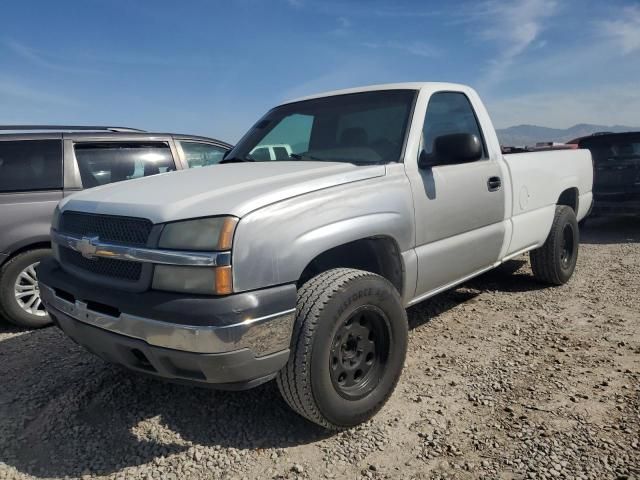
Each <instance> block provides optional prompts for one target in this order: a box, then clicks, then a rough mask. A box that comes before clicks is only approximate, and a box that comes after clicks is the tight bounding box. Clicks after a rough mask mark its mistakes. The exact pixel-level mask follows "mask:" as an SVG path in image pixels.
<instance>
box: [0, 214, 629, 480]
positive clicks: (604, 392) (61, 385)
mask: <svg viewBox="0 0 640 480" xmlns="http://www.w3.org/2000/svg"><path fill="white" fill-rule="evenodd" d="M409 318H410V322H411V332H410V340H409V342H410V343H409V353H408V356H407V364H406V368H405V371H404V374H403V377H402V379H401V381H400V383H399V385H398V388H397V390H396V392H395V394H394V395H393V397H392V398H391V400H390V401H389V403H388V404H387V406H386V407H385V408H384V409H383V410H382V412H381V413H380V414H379V415H378V416H377V417H376V418H375V419H373V420H372V421H371V422H369V423H368V424H366V425H364V426H361V427H359V428H355V429H353V430H350V431H347V432H343V433H340V434H337V435H330V434H327V433H325V432H323V431H322V430H320V429H318V428H317V427H315V426H313V425H311V424H309V423H308V422H306V421H305V420H303V419H301V418H300V417H297V416H296V415H294V414H293V413H291V412H290V411H289V410H287V408H286V406H285V404H284V402H283V401H282V400H281V399H280V398H279V396H278V393H277V389H276V388H275V387H274V385H273V384H267V385H264V386H262V387H259V388H257V389H255V390H252V391H247V392H232V393H229V392H215V391H210V390H206V389H199V388H191V387H184V386H177V385H170V384H165V383H162V382H159V381H156V380H153V379H147V378H143V377H138V376H136V375H134V374H131V373H128V372H126V371H123V370H121V369H119V368H117V367H114V366H111V365H108V364H105V363H104V362H102V361H101V360H99V359H97V358H94V357H93V356H92V355H90V354H89V353H86V352H85V351H84V350H83V349H81V348H80V347H78V346H76V345H75V344H74V343H72V342H71V341H70V340H68V339H67V338H65V337H64V336H63V335H62V334H61V333H60V332H59V331H58V330H57V329H55V328H47V329H44V330H38V331H21V330H18V329H13V328H10V327H8V326H7V325H6V324H3V323H0V378H1V379H2V388H1V389H0V479H6V478H32V477H36V478H61V477H82V478H89V477H94V476H100V477H109V478H117V479H124V478H145V479H150V478H165V479H178V478H251V479H253V478H265V479H271V478H350V479H353V478H416V479H417V478H461V479H471V478H514V479H519V478H589V479H602V478H618V479H623V478H636V479H637V478H640V221H637V220H636V221H634V220H615V221H614V220H594V221H591V222H590V225H589V226H588V227H587V229H586V231H585V232H584V234H583V244H582V246H581V250H580V258H579V261H578V267H577V270H576V274H575V276H574V277H573V279H572V280H571V282H570V283H569V284H567V285H565V286H563V287H560V288H545V287H544V286H542V285H540V284H537V283H536V282H535V281H534V280H533V278H532V276H531V273H530V268H529V265H528V262H527V260H526V258H525V257H523V258H522V259H518V260H514V261H512V262H509V263H508V264H506V265H504V266H503V267H501V268H500V269H499V270H497V271H494V272H491V273H489V274H486V275H483V276H482V277H479V278H477V279H475V280H473V281H471V282H469V283H467V284H465V285H464V286H462V287H460V288H457V289H455V290H453V291H450V292H447V293H445V294H442V295H439V296H437V297H435V298H433V299H431V300H429V301H427V302H425V303H423V304H421V305H419V306H417V307H414V308H412V309H410V310H409Z"/></svg>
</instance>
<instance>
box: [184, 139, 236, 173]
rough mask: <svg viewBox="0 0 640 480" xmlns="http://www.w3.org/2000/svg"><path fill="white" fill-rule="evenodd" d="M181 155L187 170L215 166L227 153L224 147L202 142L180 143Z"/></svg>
mask: <svg viewBox="0 0 640 480" xmlns="http://www.w3.org/2000/svg"><path fill="white" fill-rule="evenodd" d="M180 146H181V147H182V153H183V154H184V157H185V160H186V161H187V165H189V168H198V167H207V166H209V165H215V164H217V163H218V162H220V160H222V157H224V154H225V152H226V151H227V150H226V149H225V148H224V147H220V146H217V145H212V144H210V143H202V142H186V141H185V142H183V141H181V142H180Z"/></svg>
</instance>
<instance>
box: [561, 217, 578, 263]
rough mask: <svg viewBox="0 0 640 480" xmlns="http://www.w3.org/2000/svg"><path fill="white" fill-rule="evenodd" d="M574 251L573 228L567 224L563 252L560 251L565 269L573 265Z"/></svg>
mask: <svg viewBox="0 0 640 480" xmlns="http://www.w3.org/2000/svg"><path fill="white" fill-rule="evenodd" d="M574 250H575V245H574V234H573V228H572V226H571V225H570V224H567V225H565V226H564V228H563V229H562V250H561V251H560V262H562V266H563V267H564V268H568V267H569V266H570V265H571V260H572V259H573V251H574Z"/></svg>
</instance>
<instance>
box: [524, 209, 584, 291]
mask: <svg viewBox="0 0 640 480" xmlns="http://www.w3.org/2000/svg"><path fill="white" fill-rule="evenodd" d="M579 243H580V230H579V228H578V221H577V220H576V214H575V212H574V211H573V209H572V208H571V207H567V206H565V205H558V206H557V207H556V213H555V217H554V219H553V223H552V225H551V231H550V232H549V236H548V237H547V240H546V241H545V242H544V245H542V247H540V248H538V249H536V250H532V251H531V253H530V254H529V255H530V258H531V269H532V270H533V275H534V276H535V277H536V278H537V279H538V280H540V281H543V282H545V283H549V284H551V285H562V284H564V283H567V282H568V281H569V279H570V278H571V276H572V275H573V271H574V270H575V268H576V262H577V261H578V245H579Z"/></svg>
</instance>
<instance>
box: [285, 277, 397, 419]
mask: <svg viewBox="0 0 640 480" xmlns="http://www.w3.org/2000/svg"><path fill="white" fill-rule="evenodd" d="M365 332H369V333H368V334H366V333H365ZM364 336H366V337H367V338H366V340H365V339H364V338H361V337H364ZM407 336H408V323H407V314H406V311H405V309H404V307H403V306H402V301H401V299H400V295H399V294H398V291H397V290H396V289H395V288H394V286H393V285H392V284H391V283H390V282H389V281H387V280H386V279H385V278H383V277H381V276H379V275H376V274H373V273H370V272H365V271H361V270H353V269H348V268H337V269H333V270H329V271H326V272H324V273H321V274H319V275H318V276H316V277H314V278H312V279H310V280H309V281H308V282H306V283H305V284H304V285H303V286H302V288H300V289H299V291H298V305H297V318H296V322H295V326H294V330H293V336H292V340H291V355H290V357H289V361H288V363H287V365H286V366H285V367H284V368H283V369H282V370H281V371H280V372H279V373H278V377H277V383H278V388H279V390H280V393H281V394H282V396H283V397H284V399H285V401H286V402H287V403H288V404H289V406H290V407H291V408H292V409H293V410H294V411H296V412H297V413H298V414H300V415H301V416H303V417H305V418H307V419H308V420H310V421H312V422H314V423H317V424H318V425H320V426H322V427H324V428H326V429H329V430H342V429H345V428H349V427H352V426H355V425H358V424H360V423H362V422H365V421H366V420H368V419H370V418H371V417H373V416H374V415H375V414H376V413H377V412H378V411H379V410H380V409H381V408H382V406H383V405H384V404H385V403H386V401H387V400H388V398H389V397H390V396H391V394H392V393H393V390H394V389H395V386H396V384H397V383H398V379H399V378H400V374H401V372H402V367H403V366H404V359H405V355H406V352H407ZM349 342H352V343H351V344H350V343H349ZM347 364H348V365H347ZM345 365H347V366H345ZM354 365H355V367H354ZM358 372H360V375H359V376H358ZM343 374H344V375H345V377H344V378H342V375H343ZM341 378H342V383H341V380H340V379H341ZM349 384H352V385H349Z"/></svg>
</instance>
